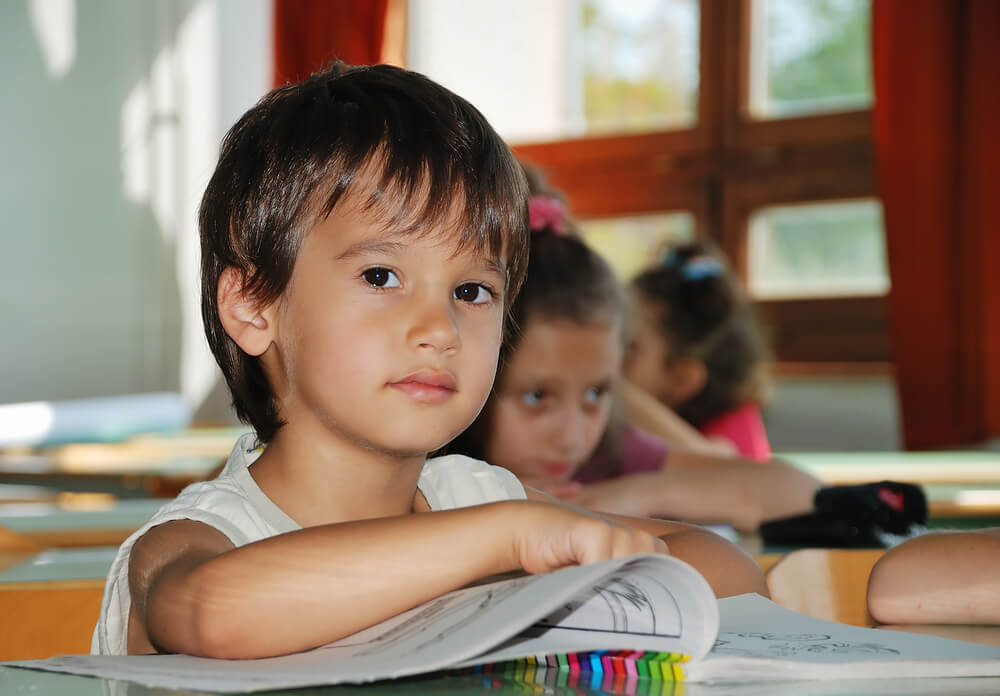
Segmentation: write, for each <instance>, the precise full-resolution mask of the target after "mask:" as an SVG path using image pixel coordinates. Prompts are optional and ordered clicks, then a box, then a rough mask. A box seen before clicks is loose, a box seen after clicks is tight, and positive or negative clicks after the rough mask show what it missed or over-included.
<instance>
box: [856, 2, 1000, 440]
mask: <svg viewBox="0 0 1000 696" xmlns="http://www.w3.org/2000/svg"><path fill="white" fill-rule="evenodd" d="M872 32H873V61H874V78H875V110H874V112H875V146H876V152H877V156H878V166H879V186H880V192H881V196H882V202H883V205H884V213H885V226H886V238H887V244H888V253H889V272H890V278H891V282H892V290H891V292H890V295H889V309H890V323H891V330H890V332H891V340H892V345H893V360H894V363H895V367H896V377H897V384H898V393H899V399H900V406H901V419H902V426H903V440H904V444H905V445H906V447H907V448H910V449H923V448H933V447H945V446H949V445H955V444H962V443H973V442H979V441H982V440H984V439H986V438H988V437H990V436H992V435H997V434H1000V272H998V271H1000V190H998V189H1000V89H998V88H997V87H996V85H997V84H998V83H997V80H998V79H1000V50H997V48H998V42H1000V2H998V1H997V0H948V1H947V2H942V0H873V6H872Z"/></svg>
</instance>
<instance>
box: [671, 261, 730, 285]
mask: <svg viewBox="0 0 1000 696" xmlns="http://www.w3.org/2000/svg"><path fill="white" fill-rule="evenodd" d="M724 272H725V269H724V268H723V267H722V264H721V263H719V262H718V261H716V260H715V259H713V258H709V257H708V256H696V257H695V258H693V259H689V260H688V261H687V263H685V264H684V265H683V266H681V277H682V278H684V280H701V279H702V278H716V277H718V276H721V275H722V274H723V273H724Z"/></svg>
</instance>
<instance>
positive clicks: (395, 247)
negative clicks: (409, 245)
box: [337, 237, 403, 261]
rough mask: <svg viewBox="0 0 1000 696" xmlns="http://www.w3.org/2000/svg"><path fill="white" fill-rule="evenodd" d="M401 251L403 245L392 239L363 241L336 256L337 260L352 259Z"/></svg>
mask: <svg viewBox="0 0 1000 696" xmlns="http://www.w3.org/2000/svg"><path fill="white" fill-rule="evenodd" d="M402 249H403V243H402V242H395V241H393V240H392V238H385V237H383V238H379V239H363V240H361V241H360V242H355V243H354V244H352V245H350V246H349V247H347V248H346V249H344V251H342V252H341V253H340V254H338V255H337V260H338V261H343V260H345V259H353V258H356V257H358V256H364V255H366V254H389V253H393V252H398V251H400V250H402Z"/></svg>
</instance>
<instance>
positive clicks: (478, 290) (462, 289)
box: [455, 283, 493, 304]
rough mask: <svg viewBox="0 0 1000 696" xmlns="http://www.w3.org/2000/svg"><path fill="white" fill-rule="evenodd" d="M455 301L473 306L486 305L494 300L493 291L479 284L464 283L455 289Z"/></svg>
mask: <svg viewBox="0 0 1000 696" xmlns="http://www.w3.org/2000/svg"><path fill="white" fill-rule="evenodd" d="M455 299H456V300H460V301H462V302H469V303H471V304H485V303H487V302H489V301H490V300H492V299H493V291H492V290H490V289H489V288H488V287H486V286H485V285H480V284H479V283H462V284H461V285H459V286H458V287H457V288H455Z"/></svg>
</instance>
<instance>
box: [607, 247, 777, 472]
mask: <svg viewBox="0 0 1000 696" xmlns="http://www.w3.org/2000/svg"><path fill="white" fill-rule="evenodd" d="M630 289H631V303H632V309H633V314H634V325H633V332H632V342H631V344H630V350H629V355H628V357H627V359H626V363H625V375H626V377H627V378H628V380H629V381H630V382H631V383H632V384H633V385H635V386H636V387H638V388H639V389H641V390H642V391H643V392H646V394H636V393H634V391H633V392H632V393H631V397H630V399H629V416H630V418H631V419H633V420H635V421H636V422H638V423H639V424H641V425H644V426H645V427H647V428H650V429H653V430H654V431H655V432H660V433H661V434H662V433H664V428H662V427H657V426H656V425H655V424H654V423H653V422H652V421H654V420H662V419H660V418H659V417H658V413H657V410H656V408H655V407H651V406H650V401H651V400H650V399H649V398H648V396H652V397H653V398H654V399H655V400H656V401H658V402H660V403H661V404H663V405H664V406H666V407H667V408H668V409H670V410H671V411H673V412H675V413H676V414H678V415H679V416H680V417H681V418H683V419H684V420H685V421H687V423H689V424H690V425H692V426H694V427H695V428H696V429H697V430H698V431H699V432H700V433H701V434H702V435H703V436H704V438H705V439H706V440H707V441H708V442H709V443H711V444H714V445H715V447H716V451H717V452H719V453H725V452H726V451H727V450H728V451H729V452H730V453H734V454H739V455H741V456H743V457H747V458H750V459H756V460H760V461H764V460H767V459H769V458H770V457H771V447H770V445H769V443H768V439H767V433H766V431H765V429H764V423H763V420H762V419H761V415H760V407H761V406H762V405H763V404H764V402H765V400H766V393H767V389H768V365H769V363H770V356H769V352H768V349H767V346H766V345H765V341H764V339H763V337H762V333H761V330H760V327H759V326H758V324H757V321H756V318H755V316H754V312H753V307H752V305H751V304H750V302H749V300H748V299H747V297H746V295H745V293H744V292H743V289H742V287H741V286H740V284H739V282H738V280H737V279H736V278H735V277H734V276H733V275H732V274H731V273H730V272H729V270H728V269H727V268H726V266H725V264H724V263H723V261H722V259H721V257H720V255H718V253H717V252H715V251H714V250H713V249H712V248H711V247H710V246H709V245H707V244H706V243H704V242H696V243H691V244H685V245H682V246H678V247H675V248H672V249H670V250H669V251H668V252H667V253H666V254H665V255H664V258H663V261H662V262H661V263H660V264H659V265H657V266H655V267H653V268H650V269H648V270H646V271H644V272H643V273H640V274H639V275H638V276H637V277H636V278H635V279H634V280H633V281H632V283H631V287H630ZM647 395H648V396H647Z"/></svg>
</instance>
